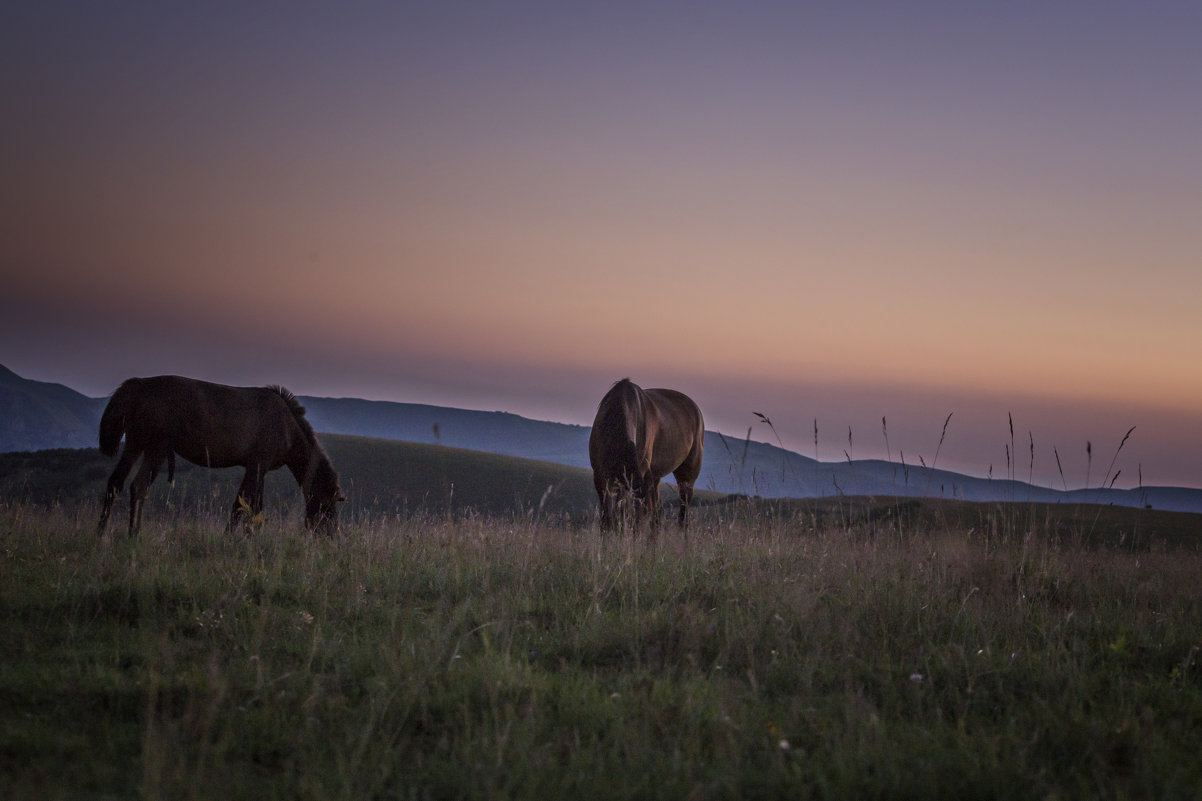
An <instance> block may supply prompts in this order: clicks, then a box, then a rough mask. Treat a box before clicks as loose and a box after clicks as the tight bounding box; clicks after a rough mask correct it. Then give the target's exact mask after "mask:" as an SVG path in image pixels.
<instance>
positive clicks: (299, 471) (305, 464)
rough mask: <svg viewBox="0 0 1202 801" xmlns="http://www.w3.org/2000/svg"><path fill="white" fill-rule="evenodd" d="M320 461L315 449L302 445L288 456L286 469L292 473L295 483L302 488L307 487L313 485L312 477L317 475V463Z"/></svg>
mask: <svg viewBox="0 0 1202 801" xmlns="http://www.w3.org/2000/svg"><path fill="white" fill-rule="evenodd" d="M320 459H321V454H320V452H319V451H318V450H317V448H315V447H313V446H311V445H309V444H308V443H304V444H303V445H300V446H298V447H297V448H295V449H294V451H293V453H292V454H290V455H289V458H288V461H287V462H286V464H287V465H288V469H289V470H290V471H292V476H293V477H294V478H295V479H296V483H297V484H299V485H300V486H301V487H302V488H304V487H308V486H309V485H310V484H312V483H313V477H314V476H315V475H316V474H317V463H318V462H319V461H320Z"/></svg>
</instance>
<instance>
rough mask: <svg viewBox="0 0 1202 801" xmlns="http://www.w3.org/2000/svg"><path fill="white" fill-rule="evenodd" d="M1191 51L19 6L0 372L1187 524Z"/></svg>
mask: <svg viewBox="0 0 1202 801" xmlns="http://www.w3.org/2000/svg"><path fill="white" fill-rule="evenodd" d="M1199 41H1202V4H1199V3H1196V2H1193V1H1192V0H1189V1H1188V2H1165V1H1164V0H1150V2H1145V3H1126V2H1107V1H1106V0H1100V1H1099V2H1091V3H1067V2H1055V1H1053V2H1024V1H1022V0H1018V1H1013V0H1012V1H1011V2H1004V3H988V2H982V3H962V2H936V3H931V2H915V3H893V2H855V1H854V0H853V1H852V2H846V3H829V4H828V3H792V2H743V3H710V2H691V3H656V2H638V3H626V2H612V3H610V2H607V3H572V2H566V3H565V2H545V3H530V2H520V1H519V2H507V3H492V2H477V3H471V2H454V1H453V0H452V1H451V2H429V3H426V2H421V3H354V2H351V3H329V4H309V3H275V2H269V3H254V4H245V3H221V2H216V3H204V4H164V3H149V2H148V3H123V2H115V3H88V4H80V3H74V2H70V3H59V2H41V1H40V0H39V2H16V3H9V4H6V5H5V6H4V8H3V10H0V109H3V119H4V120H5V122H4V124H3V125H2V126H0V152H2V153H3V154H4V156H3V158H0V219H2V220H3V222H2V223H0V273H2V275H3V292H2V293H0V364H3V365H5V366H6V367H8V368H10V369H12V370H14V371H16V372H17V373H19V374H21V375H23V376H25V377H27V378H33V379H36V380H42V381H56V382H60V383H64V384H67V385H68V386H71V387H73V388H75V389H77V390H79V391H81V392H84V393H85V394H89V395H92V396H96V397H99V396H103V395H107V394H108V393H110V392H111V391H112V390H113V389H114V388H115V387H116V386H117V385H118V384H119V383H120V382H121V381H122V380H124V379H125V378H127V377H129V376H131V375H153V374H158V373H177V374H183V375H190V376H193V377H197V378H203V379H206V380H210V381H219V382H222V383H229V384H244V385H263V384H271V383H282V384H284V385H286V386H288V387H289V388H290V389H292V390H293V391H294V392H296V393H298V394H304V395H324V396H335V397H363V398H370V399H378V400H393V401H402V402H419V403H434V404H441V405H449V406H459V407H465V408H476V409H485V410H502V411H510V412H515V413H517V414H522V415H525V416H528V417H534V418H537V419H544V420H555V421H560V422H567V423H577V424H586V425H587V424H589V423H591V421H592V417H593V414H594V412H595V410H596V404H597V402H598V401H599V400H600V398H601V396H602V395H603V394H604V393H605V391H606V390H607V389H608V387H609V386H610V384H612V382H613V381H615V380H617V379H619V378H622V377H624V376H629V377H630V378H632V379H633V380H635V381H636V382H637V383H640V384H642V385H644V386H648V387H650V386H670V387H675V388H677V389H680V390H682V391H685V392H686V393H688V394H690V395H692V396H693V397H694V398H695V399H696V400H697V401H698V403H699V404H700V406H701V408H702V410H703V412H704V413H705V416H706V420H707V424H708V427H709V428H710V429H716V430H719V431H722V432H723V433H724V434H729V435H732V436H737V437H740V438H742V437H744V436H746V435H747V431H748V429H749V428H750V429H751V436H752V438H753V439H757V440H761V441H768V442H773V443H776V442H780V443H781V444H784V445H785V446H786V447H789V448H791V449H794V450H797V451H799V452H801V453H803V454H805V455H808V456H814V455H817V456H818V457H819V458H821V459H824V460H840V459H844V458H855V459H859V458H876V457H886V456H890V457H892V458H895V459H896V458H898V456H899V454H904V455H905V457H906V459H907V461H908V462H910V463H917V462H918V460H919V458H920V457H921V458H922V460H923V461H924V462H925V463H927V464H932V463H936V464H937V465H938V466H939V467H947V468H949V469H956V470H961V471H963V472H967V473H969V474H971V475H976V476H985V475H989V474H991V475H993V476H995V477H999V476H1006V475H1010V474H1013V475H1015V476H1016V477H1018V478H1024V479H1025V478H1027V477H1031V478H1033V479H1034V480H1035V481H1036V483H1042V484H1044V485H1047V486H1054V487H1060V486H1061V485H1064V486H1067V487H1070V488H1071V487H1079V486H1084V485H1086V484H1090V485H1093V486H1096V485H1097V483H1098V482H1099V481H1102V480H1114V482H1115V483H1114V486H1118V487H1130V486H1136V485H1137V484H1138V483H1142V484H1144V485H1158V484H1159V485H1166V484H1171V485H1178V486H1192V487H1202V366H1200V362H1199V353H1200V351H1202V347H1200V346H1202V315H1200V314H1199V309H1200V308H1202V306H1200V304H1202V224H1199V223H1200V220H1202V157H1200V154H1202V100H1200V98H1202V48H1199V47H1198V46H1197V43H1198V42H1199ZM755 412H760V413H762V414H765V415H767V416H768V418H769V419H770V420H771V422H772V426H771V427H769V426H767V425H765V424H764V423H763V422H762V421H760V420H759V418H758V417H756V416H755V414H754V413H755ZM949 414H951V415H952V417H951V419H950V421H947V416H948V415H949ZM945 421H947V427H946V429H944V423H945ZM1011 421H1012V423H1013V429H1014V434H1013V437H1012V436H1011ZM1132 426H1135V431H1134V432H1132V434H1131V437H1130V439H1129V440H1128V441H1127V442H1126V443H1125V444H1123V446H1122V449H1121V450H1119V444H1120V442H1121V441H1122V438H1123V435H1124V433H1125V432H1126V431H1127V430H1128V429H1130V428H1131V427H1132ZM815 429H817V432H818V433H817V437H815V433H814V432H815ZM815 439H817V444H816V445H815ZM1087 443H1088V444H1089V446H1090V449H1091V451H1092V458H1091V457H1088V456H1087ZM1116 451H1117V458H1116V459H1115V465H1114V469H1115V470H1121V474H1120V476H1119V477H1118V479H1110V477H1111V476H1113V470H1107V471H1106V476H1105V477H1103V475H1102V473H1103V469H1104V468H1106V467H1107V463H1108V462H1110V460H1111V458H1112V457H1115V454H1116ZM1057 456H1058V457H1059V465H1058V464H1057V460H1056V458H1055V457H1057Z"/></svg>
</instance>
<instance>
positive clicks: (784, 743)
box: [777, 738, 789, 751]
mask: <svg viewBox="0 0 1202 801" xmlns="http://www.w3.org/2000/svg"><path fill="white" fill-rule="evenodd" d="M777 745H778V746H780V750H782V751H788V750H789V741H788V740H785V739H783V738H782V739H781V741H780V742H779V743H777Z"/></svg>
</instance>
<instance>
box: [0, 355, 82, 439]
mask: <svg viewBox="0 0 1202 801" xmlns="http://www.w3.org/2000/svg"><path fill="white" fill-rule="evenodd" d="M104 403H105V401H104V400H100V399H97V398H89V397H87V396H86V395H81V394H80V393H78V392H76V391H75V390H73V389H71V388H69V387H65V386H63V385H62V384H50V383H46V382H44V381H30V380H28V379H26V378H22V377H21V376H19V375H17V374H16V373H14V372H13V371H12V370H9V369H8V368H6V367H4V366H2V365H0V451H3V452H8V451H38V450H45V449H47V448H93V447H96V438H97V428H98V427H99V425H100V414H101V412H103V411H104Z"/></svg>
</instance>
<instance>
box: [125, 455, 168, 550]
mask: <svg viewBox="0 0 1202 801" xmlns="http://www.w3.org/2000/svg"><path fill="white" fill-rule="evenodd" d="M164 458H165V457H163V456H159V455H152V454H150V453H147V454H146V456H145V457H144V458H143V459H142V466H141V467H139V468H138V472H137V473H135V474H134V478H133V481H131V482H129V536H131V537H132V536H134V535H135V534H137V533H138V532H139V531H140V530H141V529H142V507H143V505H145V503H146V494H147V492H148V491H149V489H150V485H151V484H152V483H153V482H154V479H155V476H157V475H158V474H159V468H160V467H161V466H162V464H163V459H164Z"/></svg>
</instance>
